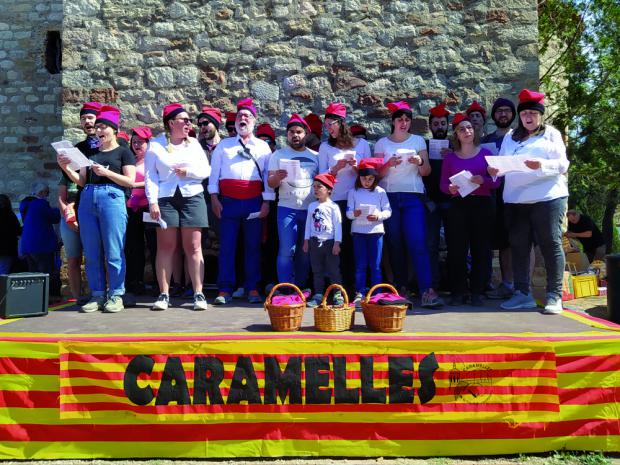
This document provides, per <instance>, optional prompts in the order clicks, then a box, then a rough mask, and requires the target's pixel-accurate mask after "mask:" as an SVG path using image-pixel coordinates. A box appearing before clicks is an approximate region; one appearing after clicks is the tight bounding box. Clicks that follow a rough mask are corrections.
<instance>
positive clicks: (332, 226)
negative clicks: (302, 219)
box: [304, 199, 342, 242]
mask: <svg viewBox="0 0 620 465" xmlns="http://www.w3.org/2000/svg"><path fill="white" fill-rule="evenodd" d="M311 237H316V238H317V239H319V240H321V241H328V240H330V239H333V240H334V241H336V242H342V215H341V214H340V208H338V205H336V204H335V203H334V202H333V201H332V200H331V199H327V201H326V202H323V203H321V202H319V201H318V200H317V201H315V202H312V203H311V204H310V205H309V206H308V215H307V216H306V231H305V233H304V239H305V240H308V239H310V238H311Z"/></svg>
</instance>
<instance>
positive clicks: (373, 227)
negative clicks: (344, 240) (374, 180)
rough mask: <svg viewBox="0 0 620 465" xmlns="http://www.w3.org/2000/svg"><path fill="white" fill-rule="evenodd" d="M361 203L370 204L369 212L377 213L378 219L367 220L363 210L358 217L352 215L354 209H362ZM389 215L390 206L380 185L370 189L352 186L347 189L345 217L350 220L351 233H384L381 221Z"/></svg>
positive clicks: (390, 212)
mask: <svg viewBox="0 0 620 465" xmlns="http://www.w3.org/2000/svg"><path fill="white" fill-rule="evenodd" d="M363 205H372V207H371V208H372V212H370V214H374V215H377V217H378V221H368V220H367V219H366V216H367V215H364V213H365V212H362V215H360V216H358V217H356V216H355V215H354V213H355V210H362V206H363ZM390 216H392V208H391V207H390V201H389V200H388V197H387V194H386V192H385V190H383V188H382V187H380V186H376V187H375V188H374V190H372V191H371V190H369V189H364V188H360V189H355V188H353V189H351V190H350V191H349V198H348V199H347V218H349V219H350V220H351V221H352V223H351V233H360V234H383V233H385V229H384V228H383V222H384V221H385V220H387V219H388V218H389V217H390Z"/></svg>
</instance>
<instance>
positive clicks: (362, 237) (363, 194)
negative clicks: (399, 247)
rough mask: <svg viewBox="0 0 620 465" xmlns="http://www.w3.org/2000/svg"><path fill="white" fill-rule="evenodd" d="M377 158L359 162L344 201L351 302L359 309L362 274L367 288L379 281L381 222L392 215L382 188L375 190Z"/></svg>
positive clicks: (380, 164) (378, 159) (378, 163)
mask: <svg viewBox="0 0 620 465" xmlns="http://www.w3.org/2000/svg"><path fill="white" fill-rule="evenodd" d="M381 166H383V160H382V159H381V158H365V159H363V160H362V161H361V162H360V165H359V170H358V172H357V174H358V177H357V180H356V181H355V188H354V189H351V190H350V191H349V195H348V198H347V217H348V218H349V219H350V220H352V221H353V223H352V225H351V234H352V235H353V250H354V251H355V290H356V292H355V300H354V303H355V305H356V306H357V307H359V306H361V304H362V298H363V296H364V295H365V293H366V290H367V286H366V284H367V283H368V281H367V279H366V273H367V272H370V286H371V287H372V286H374V285H375V284H379V283H380V282H382V279H381V252H382V250H383V234H384V233H385V230H384V228H383V221H385V220H387V219H388V218H389V217H390V215H391V214H392V209H391V208H390V202H389V200H388V197H387V194H386V193H385V190H383V188H382V187H379V186H378V185H377V184H379V169H380V167H381Z"/></svg>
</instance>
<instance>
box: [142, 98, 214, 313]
mask: <svg viewBox="0 0 620 465" xmlns="http://www.w3.org/2000/svg"><path fill="white" fill-rule="evenodd" d="M163 122H164V128H165V132H164V133H163V134H161V135H160V136H158V137H157V138H155V139H153V141H152V142H151V144H150V146H149V149H148V151H147V153H146V161H145V166H146V171H145V186H146V196H147V198H148V201H149V210H150V213H151V218H153V219H154V220H157V221H159V222H160V226H161V227H160V228H157V260H156V268H157V280H158V282H159V290H160V292H161V294H160V295H159V297H158V299H157V301H156V302H155V303H154V304H153V310H166V309H167V308H168V304H169V301H170V297H169V291H170V277H171V275H172V268H173V263H174V254H175V250H176V249H177V246H178V241H179V230H180V232H181V234H180V240H181V246H182V247H183V251H184V253H185V262H186V266H187V271H188V274H189V277H190V280H191V281H192V286H193V288H194V310H206V309H207V301H206V299H205V296H204V294H203V293H202V281H203V276H204V259H203V256H202V245H201V243H202V228H206V227H207V226H208V225H209V221H208V220H207V204H206V202H205V198H204V194H203V192H204V188H203V187H202V180H203V179H205V178H207V177H209V174H210V173H211V166H210V165H209V160H208V158H207V157H206V155H205V153H204V151H203V149H202V146H201V145H200V142H198V140H197V139H195V138H193V137H190V136H189V133H190V130H191V128H192V120H191V119H190V117H189V114H188V113H187V111H186V110H185V108H184V107H183V106H182V105H181V104H180V103H172V104H169V105H166V106H165V107H164V112H163ZM162 221H163V223H162ZM164 223H165V227H164Z"/></svg>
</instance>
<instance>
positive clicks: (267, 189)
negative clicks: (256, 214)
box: [259, 152, 276, 201]
mask: <svg viewBox="0 0 620 465" xmlns="http://www.w3.org/2000/svg"><path fill="white" fill-rule="evenodd" d="M272 156H273V154H272V153H271V152H270V153H269V154H268V155H265V156H264V157H263V159H262V165H263V186H264V187H263V200H265V201H273V200H275V199H276V191H275V190H274V189H273V187H271V186H269V163H270V160H271V157H272ZM259 166H260V163H259Z"/></svg>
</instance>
